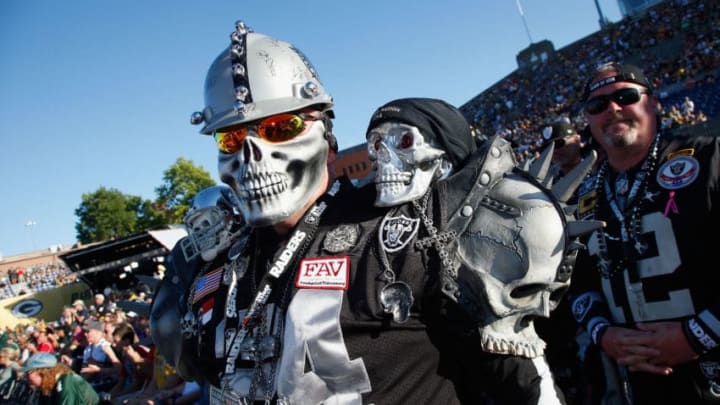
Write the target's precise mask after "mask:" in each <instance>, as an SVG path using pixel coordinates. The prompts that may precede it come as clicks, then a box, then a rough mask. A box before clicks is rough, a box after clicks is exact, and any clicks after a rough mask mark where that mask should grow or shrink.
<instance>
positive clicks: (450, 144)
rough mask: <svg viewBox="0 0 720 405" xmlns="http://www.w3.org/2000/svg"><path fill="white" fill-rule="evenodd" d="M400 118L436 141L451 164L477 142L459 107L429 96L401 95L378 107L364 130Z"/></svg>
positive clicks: (456, 163)
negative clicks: (402, 96)
mask: <svg viewBox="0 0 720 405" xmlns="http://www.w3.org/2000/svg"><path fill="white" fill-rule="evenodd" d="M388 121H393V122H402V123H405V124H408V125H412V126H415V127H418V129H420V133H421V134H422V136H423V137H424V138H425V139H426V140H428V141H431V140H434V141H437V142H438V143H440V145H441V148H442V149H443V150H444V151H445V152H446V156H447V158H448V160H449V161H450V162H452V164H453V166H455V167H456V168H457V167H460V166H462V164H463V162H464V161H465V159H466V158H467V157H468V156H469V155H471V154H472V153H473V152H475V149H477V146H476V144H475V139H474V138H473V136H472V130H471V128H470V124H469V123H468V122H467V120H466V119H465V116H464V115H462V113H461V112H460V110H458V109H457V108H455V107H453V106H452V105H450V104H448V103H446V102H445V101H442V100H438V99H433V98H402V99H397V100H393V101H390V102H388V103H386V104H384V105H383V106H381V107H380V108H378V109H377V110H376V111H375V113H374V114H373V116H372V118H371V119H370V124H369V125H368V129H367V132H366V134H368V133H369V132H370V130H372V129H373V128H375V127H377V126H378V125H380V124H382V123H384V122H388Z"/></svg>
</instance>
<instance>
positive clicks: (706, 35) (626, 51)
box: [461, 0, 720, 160]
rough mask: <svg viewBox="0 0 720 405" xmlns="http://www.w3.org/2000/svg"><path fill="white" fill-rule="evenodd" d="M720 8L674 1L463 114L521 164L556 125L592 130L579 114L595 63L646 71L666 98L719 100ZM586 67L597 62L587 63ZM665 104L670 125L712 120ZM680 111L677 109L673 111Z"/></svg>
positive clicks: (503, 85)
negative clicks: (508, 147) (513, 150)
mask: <svg viewBox="0 0 720 405" xmlns="http://www.w3.org/2000/svg"><path fill="white" fill-rule="evenodd" d="M718 20H720V3H718V2H716V1H707V0H695V1H691V0H669V1H664V2H661V3H659V4H657V5H655V6H653V7H651V8H649V9H648V10H647V12H645V13H642V14H640V15H638V16H636V17H628V18H625V19H623V20H621V21H619V22H617V23H614V24H612V25H610V26H609V27H607V28H606V29H604V30H600V31H597V32H595V33H594V34H592V35H590V36H588V37H586V38H583V39H581V40H579V41H576V42H575V43H573V44H570V45H568V46H566V47H564V48H562V49H559V50H556V52H555V53H554V55H553V56H552V57H551V59H550V60H548V61H547V62H546V63H536V64H533V65H532V66H529V67H526V68H524V69H518V70H516V71H514V72H512V73H511V74H509V75H508V76H507V77H505V78H504V79H502V80H501V81H499V82H498V83H496V84H495V85H493V86H492V87H490V88H489V89H487V90H486V91H484V92H482V93H481V94H479V95H478V96H477V97H475V98H474V99H472V100H470V101H469V102H468V103H466V104H465V105H463V106H462V107H461V110H462V111H463V113H464V114H465V116H466V118H468V120H469V121H470V122H471V123H472V124H473V125H474V126H475V128H476V131H478V132H479V133H480V134H483V135H484V136H492V135H500V136H502V137H504V138H505V139H508V140H510V141H512V142H513V144H514V145H517V150H518V152H519V154H518V158H519V159H521V160H525V159H527V158H530V157H532V156H535V155H536V154H537V153H538V152H539V149H540V147H541V146H542V137H541V129H542V128H543V127H545V126H547V125H549V124H551V123H553V122H557V121H561V120H564V121H567V122H571V123H572V124H573V125H574V126H575V127H576V128H577V129H578V130H581V129H583V128H584V127H585V126H586V125H587V123H586V122H585V121H584V118H583V116H582V114H581V107H582V100H581V99H580V96H581V95H582V93H583V91H582V88H583V85H584V84H585V82H586V81H587V80H588V75H589V74H590V72H591V71H592V68H593V67H594V65H596V64H600V63H604V62H609V61H616V60H624V61H626V62H628V63H635V64H637V65H640V66H643V67H644V69H645V73H646V74H647V76H648V77H649V78H650V79H651V80H652V81H653V84H654V86H655V88H657V89H659V93H660V95H661V99H666V97H668V96H669V95H670V94H671V93H672V92H673V91H675V90H677V89H681V88H687V87H692V91H693V93H695V94H704V93H705V92H712V93H715V94H716V93H717V87H716V86H717V80H716V76H717V74H718V69H719V68H720V52H719V51H718V50H719V49H720V28H719V27H718V24H717V21H718ZM588 61H592V63H589V62H588ZM666 100H668V101H669V102H670V104H669V105H663V111H662V115H663V117H665V119H664V120H663V121H664V123H665V125H669V126H673V125H677V124H684V123H696V122H701V121H703V120H705V119H707V116H706V115H712V114H711V113H710V112H708V111H701V110H700V107H699V106H696V108H695V111H694V114H693V116H692V117H689V118H688V117H679V116H678V115H677V113H676V111H675V109H680V107H681V106H680V105H677V106H675V103H674V102H673V101H672V100H670V99H669V98H668V99H666ZM674 106H675V108H673V107H674Z"/></svg>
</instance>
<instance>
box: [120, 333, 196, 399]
mask: <svg viewBox="0 0 720 405" xmlns="http://www.w3.org/2000/svg"><path fill="white" fill-rule="evenodd" d="M150 350H151V355H150V359H151V362H152V370H153V371H152V377H151V379H150V381H148V383H147V385H146V386H145V388H144V389H143V390H142V392H140V393H139V394H138V396H136V397H134V398H130V399H127V400H125V401H123V404H125V405H148V404H151V403H152V404H174V405H183V404H199V403H200V402H199V401H200V400H201V397H202V388H201V387H200V386H199V385H198V384H197V383H196V382H190V381H185V380H183V379H182V377H180V376H179V375H178V374H177V371H176V370H175V368H173V367H172V366H171V365H170V364H168V363H167V361H165V358H164V357H163V356H162V354H160V352H159V351H158V350H156V348H155V345H154V344H152V345H151V348H150Z"/></svg>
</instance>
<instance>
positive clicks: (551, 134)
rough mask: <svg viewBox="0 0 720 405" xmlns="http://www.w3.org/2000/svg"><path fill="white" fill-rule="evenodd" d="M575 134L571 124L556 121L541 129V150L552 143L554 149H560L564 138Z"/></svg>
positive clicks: (563, 143)
mask: <svg viewBox="0 0 720 405" xmlns="http://www.w3.org/2000/svg"><path fill="white" fill-rule="evenodd" d="M575 132H576V131H575V128H573V126H572V124H570V123H567V122H565V121H558V122H556V123H554V124H551V125H548V126H546V127H544V128H543V129H542V137H543V143H542V148H543V149H544V148H545V147H547V146H549V145H550V144H551V143H553V142H555V147H556V148H562V147H563V145H565V138H566V137H568V136H569V135H572V134H574V133H575Z"/></svg>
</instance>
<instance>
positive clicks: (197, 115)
mask: <svg viewBox="0 0 720 405" xmlns="http://www.w3.org/2000/svg"><path fill="white" fill-rule="evenodd" d="M203 121H205V116H203V114H202V113H201V112H200V111H195V112H194V113H192V115H191V116H190V123H191V124H193V125H198V124H201V123H202V122H203Z"/></svg>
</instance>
